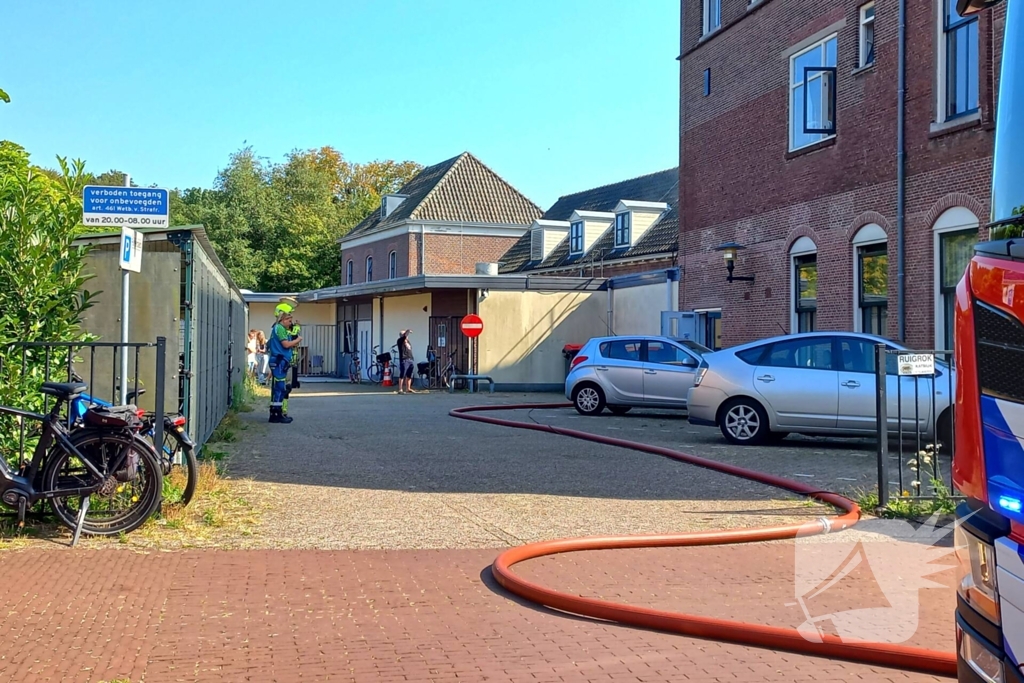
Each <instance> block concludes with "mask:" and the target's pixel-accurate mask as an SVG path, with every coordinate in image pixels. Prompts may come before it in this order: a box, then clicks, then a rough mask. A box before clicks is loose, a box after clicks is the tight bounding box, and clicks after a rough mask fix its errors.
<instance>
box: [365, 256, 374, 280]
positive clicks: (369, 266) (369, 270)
mask: <svg viewBox="0 0 1024 683" xmlns="http://www.w3.org/2000/svg"><path fill="white" fill-rule="evenodd" d="M366 281H367V282H373V257H372V256H367V257H366Z"/></svg>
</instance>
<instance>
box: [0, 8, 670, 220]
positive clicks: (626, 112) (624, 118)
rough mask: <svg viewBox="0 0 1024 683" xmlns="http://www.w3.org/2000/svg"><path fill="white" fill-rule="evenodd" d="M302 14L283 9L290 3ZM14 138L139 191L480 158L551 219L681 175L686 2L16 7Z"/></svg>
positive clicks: (11, 53)
mask: <svg viewBox="0 0 1024 683" xmlns="http://www.w3.org/2000/svg"><path fill="white" fill-rule="evenodd" d="M285 7H288V9H287V10H285V9H284V8H285ZM2 14H3V17H2V20H3V24H4V31H3V32H4V40H3V41H0V88H3V89H4V90H6V91H7V93H8V94H9V95H10V96H11V98H12V103H11V104H9V105H2V106H0V139H9V140H13V141H15V142H17V143H19V144H21V145H23V146H25V147H26V148H27V149H28V150H29V152H31V153H32V156H33V160H34V161H35V162H36V163H39V164H44V165H52V164H53V159H54V155H56V154H61V155H66V156H69V157H72V158H74V157H79V158H82V159H84V160H85V161H86V163H87V167H88V168H89V170H92V171H94V172H97V173H99V172H103V171H106V170H108V169H111V168H118V169H121V170H123V171H127V172H129V173H131V174H132V178H133V180H135V181H136V182H137V183H139V184H140V185H149V184H154V183H155V184H157V185H160V186H162V187H181V188H184V187H192V186H204V187H209V186H210V185H211V184H212V182H213V179H214V176H215V175H216V173H217V171H218V170H219V169H220V168H222V167H223V166H224V165H225V164H226V163H227V160H228V156H229V154H230V153H231V152H233V151H235V150H237V149H239V148H240V147H242V146H243V145H245V144H249V145H252V146H253V147H254V148H255V150H256V151H257V152H258V153H259V154H260V155H261V156H265V157H268V158H270V159H272V160H274V161H279V160H281V159H282V158H283V156H284V155H285V154H286V153H287V152H288V151H290V150H292V149H295V148H310V147H319V146H322V145H331V146H333V147H336V148H337V149H338V150H340V151H341V152H342V153H343V154H344V155H345V156H346V158H348V159H350V160H352V161H369V160H372V159H384V158H392V159H412V160H415V161H418V162H420V163H422V164H431V163H436V162H438V161H442V160H444V159H447V158H449V157H452V156H455V155H456V154H459V153H460V152H463V151H466V150H468V151H470V152H472V153H474V154H475V155H476V156H478V157H479V158H480V159H481V160H482V161H484V163H486V164H488V165H489V166H490V167H491V168H493V169H494V170H495V171H497V172H498V173H499V174H501V175H502V176H503V177H504V178H505V179H506V180H508V181H509V182H511V183H512V184H513V185H515V186H516V187H518V188H519V189H520V190H521V191H522V192H524V193H525V194H526V195H527V196H528V197H529V198H530V199H532V200H533V201H535V202H537V203H538V204H540V205H541V206H542V207H545V208H546V207H547V206H548V205H549V204H551V203H552V202H553V201H554V200H555V199H556V198H557V197H558V196H559V195H561V194H566V193H569V192H573V191H577V190H581V189H586V188H588V187H592V186H595V185H601V184H604V183H609V182H614V181H616V180H619V179H623V178H629V177H633V176H636V175H642V174H644V173H650V172H654V171H658V170H662V169H665V168H671V167H672V166H675V165H676V164H677V163H678V149H679V141H678V110H679V104H678V91H679V87H678V81H679V63H678V62H677V61H676V60H675V57H676V56H677V55H678V52H679V0H630V2H622V1H621V0H519V1H516V2H499V1H485V0H431V1H425V0H372V1H371V0H359V1H357V0H295V1H294V2H292V3H283V2H279V1H278V2H269V1H267V0H245V1H243V0H205V1H203V2H197V1H195V0H175V1H173V2H171V1H168V0H146V1H145V2H139V1H138V0H133V1H129V0H103V1H102V2H98V1H91V2H77V1H73V0H47V1H46V2H31V1H18V2H7V3H5V7H4V9H3V10H2Z"/></svg>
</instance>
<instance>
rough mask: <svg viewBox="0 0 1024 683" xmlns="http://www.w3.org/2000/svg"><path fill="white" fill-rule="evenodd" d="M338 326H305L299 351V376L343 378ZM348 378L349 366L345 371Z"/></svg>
mask: <svg viewBox="0 0 1024 683" xmlns="http://www.w3.org/2000/svg"><path fill="white" fill-rule="evenodd" d="M340 334H341V333H340V331H339V328H338V326H337V325H303V326H302V345H301V346H299V348H298V349H297V351H298V360H297V363H298V367H299V374H300V375H302V376H304V377H341V376H342V374H341V370H340V369H339V367H338V365H339V360H338V359H339V354H338V339H339V337H340ZM344 376H346V377H347V376H348V365H347V364H346V366H345V369H344Z"/></svg>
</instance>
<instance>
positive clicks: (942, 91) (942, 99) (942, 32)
mask: <svg viewBox="0 0 1024 683" xmlns="http://www.w3.org/2000/svg"><path fill="white" fill-rule="evenodd" d="M947 3H953V4H954V5H955V4H956V0H936V5H937V8H938V9H937V11H936V14H937V15H938V22H937V24H936V30H937V32H938V35H937V37H936V44H937V45H938V49H937V50H936V60H935V61H936V72H937V73H936V83H935V93H936V97H937V101H936V103H935V107H936V112H935V121H936V123H939V124H943V123H946V122H949V121H957V122H961V121H969V120H971V119H976V118H980V117H981V113H980V107H981V37H980V28H979V30H978V34H979V38H978V54H977V55H976V56H975V65H976V66H977V68H978V75H977V83H978V92H977V93H976V94H975V97H976V98H977V101H978V106H977V107H975V108H974V109H971V110H969V111H964V112H963V113H961V114H957V115H955V116H949V115H948V113H947V112H948V106H947V105H948V103H949V93H948V92H947V88H948V85H949V79H948V78H947V76H948V68H947V67H948V62H949V60H948V50H947V45H948V38H947V35H946V7H947ZM971 22H976V25H977V22H978V15H977V14H973V15H971V16H970V18H966V17H965V18H963V19H962V20H961V21H959V22H957V26H965V25H967V24H970V23H971Z"/></svg>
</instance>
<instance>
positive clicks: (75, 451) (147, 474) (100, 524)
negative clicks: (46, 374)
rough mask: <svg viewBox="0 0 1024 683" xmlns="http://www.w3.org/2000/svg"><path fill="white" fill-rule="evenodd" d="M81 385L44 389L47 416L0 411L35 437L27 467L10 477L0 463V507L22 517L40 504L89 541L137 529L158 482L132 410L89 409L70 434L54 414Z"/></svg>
mask: <svg viewBox="0 0 1024 683" xmlns="http://www.w3.org/2000/svg"><path fill="white" fill-rule="evenodd" d="M85 389H86V385H85V384H82V383H66V384H59V383H55V382H46V383H45V384H43V386H42V388H41V392H42V393H43V394H46V395H48V396H52V397H53V398H54V399H56V400H55V401H54V405H53V408H52V409H51V410H50V412H49V413H47V414H40V413H33V412H29V411H26V410H20V409H18V408H9V407H4V406H0V413H5V414H8V415H13V416H16V417H18V418H21V419H22V420H31V421H35V422H39V423H40V424H41V425H42V429H41V431H40V434H39V441H38V443H37V444H36V447H35V450H34V452H33V454H32V459H31V461H29V462H28V463H26V464H24V465H23V466H22V467H21V468H20V470H19V471H18V472H12V471H11V469H10V467H8V465H7V462H6V459H5V458H3V457H0V502H2V503H3V504H4V505H6V506H8V507H11V508H13V509H15V510H17V511H18V522H19V524H24V522H25V513H26V512H27V511H28V509H30V508H32V507H34V506H35V505H36V504H37V503H39V502H42V501H47V502H49V504H50V507H51V509H52V510H53V513H54V514H55V515H56V516H57V519H59V520H60V522H61V523H62V524H64V525H65V526H67V527H68V528H70V529H72V530H73V531H74V537H73V538H72V541H71V544H72V545H75V544H77V543H78V539H79V536H80V535H81V533H82V532H83V531H84V532H85V533H87V534H91V535H96V536H113V535H117V534H122V533H128V532H131V531H134V530H135V529H137V528H139V527H140V526H142V524H143V523H145V521H146V520H147V519H148V518H149V516H150V515H151V514H153V512H154V511H155V510H156V509H157V506H158V505H159V504H160V500H161V497H162V487H163V474H162V473H161V468H160V463H159V459H158V458H157V455H156V451H155V450H154V449H153V447H152V446H151V445H150V444H149V443H148V442H147V441H146V440H145V439H143V438H142V437H141V436H139V435H138V434H137V431H138V429H139V427H140V426H141V425H140V424H139V418H138V415H137V413H136V412H135V409H134V407H133V406H125V407H123V408H112V407H111V408H108V407H93V408H89V410H88V411H86V415H85V419H84V426H83V427H82V428H80V429H76V430H74V431H73V432H72V431H71V430H69V428H68V427H67V426H66V425H65V420H64V419H63V418H62V417H61V408H62V407H63V406H64V405H65V404H67V403H70V402H71V401H72V400H74V399H75V398H77V397H78V396H81V395H82V394H83V393H84V392H85Z"/></svg>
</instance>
